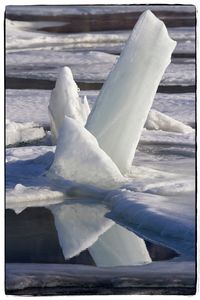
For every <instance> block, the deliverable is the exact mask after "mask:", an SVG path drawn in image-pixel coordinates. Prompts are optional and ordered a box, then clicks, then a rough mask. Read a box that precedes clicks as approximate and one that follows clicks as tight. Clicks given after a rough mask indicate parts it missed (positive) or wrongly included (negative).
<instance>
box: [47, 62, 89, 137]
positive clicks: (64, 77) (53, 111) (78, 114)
mask: <svg viewBox="0 0 200 300" xmlns="http://www.w3.org/2000/svg"><path fill="white" fill-rule="evenodd" d="M78 91H79V89H78V87H77V84H76V83H75V81H74V79H73V75H72V72H71V70H70V68H68V67H64V68H63V69H62V70H61V72H60V74H59V76H58V79H57V81H56V86H55V88H54V89H53V91H52V93H51V99H50V102H49V116H50V121H51V133H52V141H53V143H56V141H57V138H58V130H59V128H60V126H61V124H62V122H63V120H64V117H65V116H68V117H70V118H73V119H75V120H77V121H79V122H80V123H81V124H83V126H84V125H85V123H86V120H87V117H88V114H89V113H90V109H89V105H88V103H87V99H84V102H82V101H81V99H80V98H79V95H78Z"/></svg>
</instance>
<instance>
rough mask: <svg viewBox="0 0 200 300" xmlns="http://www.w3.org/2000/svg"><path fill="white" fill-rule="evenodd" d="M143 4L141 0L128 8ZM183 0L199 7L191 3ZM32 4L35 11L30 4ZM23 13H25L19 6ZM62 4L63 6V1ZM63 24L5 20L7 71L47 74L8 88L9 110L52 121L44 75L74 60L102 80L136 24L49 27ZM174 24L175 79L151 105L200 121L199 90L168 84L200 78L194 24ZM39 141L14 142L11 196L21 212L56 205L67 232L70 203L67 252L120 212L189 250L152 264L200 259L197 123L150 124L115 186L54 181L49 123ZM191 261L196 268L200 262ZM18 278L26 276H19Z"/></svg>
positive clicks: (153, 236)
mask: <svg viewBox="0 0 200 300" xmlns="http://www.w3.org/2000/svg"><path fill="white" fill-rule="evenodd" d="M22 9H24V8H22ZM141 9H142V10H143V8H141V7H134V8H124V9H123V10H124V11H127V10H128V11H131V10H133V11H138V10H139V11H140V10H141ZM174 9H175V10H176V11H178V10H179V8H173V10H174ZM182 9H183V10H184V9H185V10H186V11H187V12H192V11H193V8H192V7H190V8H188V7H187V8H186V7H183V8H182ZM25 10H26V9H25ZM165 10H166V11H167V10H169V11H170V8H168V7H165ZM107 11H109V9H108V8H106V7H105V8H104V9H103V10H102V9H101V8H97V7H96V8H94V9H93V11H92V13H94V14H95V13H97V12H98V13H105V12H107ZM9 12H12V8H9ZM30 12H33V10H30ZM38 12H39V14H40V10H39V11H38V10H36V11H35V12H34V14H36V15H38ZM51 12H52V10H51V9H49V8H48V7H46V8H44V9H43V11H42V14H44V15H45V14H46V15H49V13H51ZM62 12H63V11H62ZM87 12H88V8H84V7H82V8H80V9H74V8H71V9H70V10H67V13H71V14H74V13H78V14H82V13H87ZM26 13H29V12H27V10H26ZM64 13H65V12H64ZM15 14H18V12H17V10H16V11H15ZM19 14H21V10H20V9H19ZM54 14H55V15H56V14H58V15H59V14H60V8H59V7H57V8H56V10H55V11H54ZM48 22H49V21H48ZM55 25H62V24H60V23H57V24H56V23H54V24H52V22H49V23H48V24H47V23H46V24H45V22H43V21H42V22H36V23H35V22H20V21H9V22H8V24H7V25H6V33H7V40H6V42H7V55H6V67H7V71H6V75H7V76H8V77H12V78H25V79H36V80H37V84H38V88H37V89H32V88H30V89H18V87H16V89H7V90H6V118H7V119H9V120H10V121H12V122H20V123H27V122H34V123H37V124H38V125H39V126H42V127H44V128H45V129H47V130H49V118H48V113H47V106H48V102H49V98H50V90H42V89H41V90H39V89H40V88H41V87H40V81H42V80H44V79H46V80H49V81H53V82H54V81H55V79H56V78H57V74H58V72H59V69H60V68H61V67H62V66H64V65H68V66H70V67H71V69H72V71H73V74H74V75H75V79H76V80H78V81H91V82H103V81H104V80H105V79H106V77H107V75H108V73H109V71H110V69H111V68H112V66H113V64H114V63H115V62H116V60H117V58H118V55H119V53H120V52H121V49H122V47H123V46H124V43H125V41H126V40H127V38H128V35H129V33H130V31H127V30H125V31H109V32H92V33H77V34H66V33H64V34H55V33H48V32H44V31H41V30H40V28H42V27H43V26H55ZM169 33H170V36H171V37H172V38H174V39H175V40H177V41H178V45H177V48H176V50H175V56H174V58H173V59H172V64H171V65H170V67H169V68H168V70H167V72H166V73H165V75H164V77H163V80H162V83H161V84H162V85H163V86H166V89H167V93H157V95H156V98H155V100H154V102H153V107H152V108H153V109H156V110H157V111H159V112H162V113H164V114H166V115H168V116H170V117H172V118H175V119H176V120H178V121H181V122H183V123H184V124H186V125H190V126H192V127H193V128H195V125H196V123H195V94H194V93H169V91H170V86H173V85H178V86H180V87H182V86H186V87H190V86H194V84H195V73H194V70H195V60H194V54H195V28H194V27H179V28H178V27H177V28H174V27H172V28H170V29H169ZM181 55H182V56H181ZM36 87H37V85H36ZM24 88H25V86H24ZM34 88H35V87H34ZM179 92H180V90H179ZM98 93H99V90H96V91H94V90H86V91H81V92H80V95H81V97H84V96H85V95H86V96H87V98H88V101H89V104H90V107H92V106H93V104H94V103H95V100H96V97H97V95H98ZM25 126H26V125H25ZM30 143H31V139H30V140H29V141H28V142H27V143H26V146H25V147H24V146H23V145H22V144H20V146H21V147H14V146H15V143H14V142H13V146H11V148H9V149H7V150H6V161H7V167H6V173H7V177H6V191H7V204H6V205H7V208H11V209H13V210H15V211H16V213H20V212H21V211H23V210H24V209H25V208H26V207H34V206H37V207H48V208H49V209H50V210H51V211H52V212H53V213H54V215H55V217H56V218H57V221H56V222H57V223H56V226H57V230H60V233H62V232H63V230H64V231H65V230H66V226H67V225H66V224H65V225H66V226H65V227H62V222H61V221H62V218H63V216H62V212H64V211H66V212H67V214H69V215H70V216H72V218H71V220H72V221H71V222H72V223H71V224H70V226H71V227H72V225H73V226H75V225H77V227H76V231H75V232H70V231H69V233H67V236H68V238H69V241H71V244H70V247H69V248H68V245H67V244H64V243H65V240H64V239H63V240H62V239H60V242H61V243H63V244H62V245H63V249H65V251H66V253H67V255H69V256H71V255H72V256H73V255H75V254H77V253H78V252H79V251H81V250H84V249H85V248H87V247H90V246H91V245H92V243H94V242H95V241H96V240H97V239H98V237H99V235H101V234H102V233H103V232H104V231H105V230H107V229H108V228H109V226H110V224H113V222H116V223H118V224H120V225H122V226H124V228H128V230H130V231H132V232H134V233H136V234H137V235H139V236H140V237H142V238H145V239H146V240H149V241H151V242H153V243H157V244H161V245H164V246H167V247H170V248H171V249H174V250H175V251H176V252H177V253H180V254H181V255H180V258H179V259H180V260H181V261H182V262H181V264H182V265H181V267H180V265H176V266H175V267H174V268H173V270H172V269H171V267H170V268H168V266H169V263H168V262H166V263H165V265H162V266H158V265H157V266H156V265H153V272H157V271H158V272H160V271H161V270H165V271H163V272H166V273H167V272H168V271H167V270H172V271H173V272H174V273H176V271H177V269H178V270H179V271H180V270H182V269H184V270H186V269H187V266H189V264H192V262H191V263H190V262H187V264H186V261H189V260H194V255H195V254H194V248H195V193H194V191H195V174H194V171H195V162H194V157H195V135H194V133H188V134H183V133H176V132H170V131H163V130H147V129H144V130H143V133H142V136H141V139H140V142H139V145H138V148H137V151H136V156H135V159H134V161H133V168H132V172H131V176H130V177H131V179H130V182H128V183H126V184H121V185H119V186H118V187H117V188H116V187H113V188H112V187H110V188H109V189H98V188H96V187H95V186H89V185H79V184H78V183H75V182H72V181H70V178H69V180H68V181H63V182H56V183H55V182H52V181H51V180H50V179H49V178H47V177H46V171H47V170H48V168H49V167H50V165H51V163H52V162H53V159H54V152H55V147H54V146H51V145H50V138H49V133H47V132H46V138H45V139H43V140H42V141H41V140H40V141H39V140H37V141H36V142H34V144H33V145H30ZM38 143H39V145H40V146H38ZM87 207H88V210H87ZM96 208H98V209H99V212H100V213H99V215H98V218H95V216H96V210H95V209H96ZM82 210H85V211H86V214H84V216H83V218H81V213H80V212H81V211H82ZM90 211H91V215H92V218H91V220H90V221H91V222H90V225H91V224H92V226H94V227H93V229H94V230H93V231H89V232H87V231H86V232H85V233H86V234H84V235H82V229H83V225H85V222H86V221H87V219H90V213H89V212H90ZM77 217H78V218H79V222H78V224H77V222H76V218H77ZM99 220H100V221H99ZM59 222H61V223H60V224H59ZM86 228H88V226H87V224H86ZM73 233H74V234H73ZM67 251H69V252H67ZM151 266H152V264H150V265H149V268H150V269H151V268H152V267H151ZM78 267H79V268H78V270H80V266H78ZM144 267H145V266H144ZM146 268H147V269H148V265H147V266H146ZM181 268H182V269H181ZM150 269H148V270H147V271H149V270H150ZM138 270H139V269H138ZM187 270H189V272H191V273H193V272H194V271H193V269H192V268H189V269H187ZM11 271H12V270H11V269H10V271H9V272H11ZM70 272H71V271H70ZM75 272H76V270H75ZM95 272H96V271H95ZM103 272H105V270H103ZM25 273H26V271H25ZM10 274H12V273H10ZM12 276H13V275H12ZM12 278H13V277H12ZM15 280H16V279H15ZM51 282H52V281H51ZM14 284H16V286H17V285H18V286H19V283H18V282H14ZM23 284H24V283H23ZM31 284H32V283H30V285H31ZM28 285H29V283H28ZM39 286H40V283H39ZM22 288H24V286H22Z"/></svg>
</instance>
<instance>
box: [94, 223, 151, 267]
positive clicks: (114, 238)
mask: <svg viewBox="0 0 200 300" xmlns="http://www.w3.org/2000/svg"><path fill="white" fill-rule="evenodd" d="M88 250H89V252H90V254H91V256H92V258H93V259H94V261H95V263H96V265H97V266H101V267H113V266H120V265H121V266H126V265H129V266H131V265H142V264H145V263H150V262H151V258H150V256H149V253H148V251H147V248H146V245H145V242H144V240H143V239H141V238H139V237H138V236H137V235H136V234H134V233H133V232H130V231H129V230H128V229H126V228H123V227H121V226H119V225H118V224H114V225H113V226H112V227H111V228H110V229H108V230H107V231H106V232H105V233H103V234H102V235H101V236H100V237H99V239H98V240H97V242H96V243H94V244H93V245H92V246H91V247H90V248H89V249H88Z"/></svg>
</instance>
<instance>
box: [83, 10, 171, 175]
mask: <svg viewBox="0 0 200 300" xmlns="http://www.w3.org/2000/svg"><path fill="white" fill-rule="evenodd" d="M175 46H176V42H175V41H173V40H172V39H171V38H170V37H169V36H168V33H167V29H166V27H165V25H164V23H163V22H162V21H160V20H159V19H157V18H156V17H155V16H154V15H153V14H152V13H151V11H149V10H148V11H146V12H144V13H143V14H142V16H141V17H140V18H139V20H138V22H137V24H136V25H135V28H134V29H133V32H132V34H131V35H130V37H129V40H128V42H127V44H126V46H125V48H124V49H123V51H122V53H121V55H120V58H119V60H118V62H117V64H116V65H115V67H114V68H113V70H112V71H111V73H110V74H109V76H108V79H107V80H106V82H105V83H104V85H103V88H102V89H101V92H100V94H99V96H98V99H97V101H96V103H95V106H94V107H93V110H92V111H91V113H90V115H89V117H88V120H87V123H86V128H87V129H88V130H89V131H90V132H91V133H92V134H93V135H94V136H96V138H97V140H98V142H99V145H100V147H101V148H102V149H103V150H104V151H105V152H106V153H107V154H108V155H109V156H110V157H111V158H112V160H113V161H114V162H115V163H116V165H117V166H118V167H119V169H120V171H121V172H127V171H128V170H129V168H130V166H131V164H132V160H133V157H134V154H135V150H136V147H137V144H138V141H139V138H140V135H141V131H142V128H143V126H144V124H145V121H146V118H147V115H148V113H149V110H150V107H151V105H152V102H153V99H154V96H155V94H156V90H157V88H158V85H159V82H160V80H161V78H162V75H163V73H164V71H165V69H166V67H167V66H168V65H169V63H170V58H171V53H172V51H173V50H174V48H175Z"/></svg>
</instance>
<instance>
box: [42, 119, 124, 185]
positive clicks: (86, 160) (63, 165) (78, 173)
mask: <svg viewBox="0 0 200 300" xmlns="http://www.w3.org/2000/svg"><path fill="white" fill-rule="evenodd" d="M48 175H49V176H50V177H53V178H54V177H55V178H57V177H58V176H59V177H63V178H65V179H67V180H72V181H76V182H78V183H89V184H94V185H96V186H100V187H106V186H109V187H110V186H112V185H113V186H114V185H115V184H119V183H121V182H124V181H125V178H124V177H123V176H122V175H121V173H120V171H119V169H118V168H117V166H116V165H115V163H114V162H113V161H112V159H111V158H110V157H109V156H108V155H107V154H106V153H105V152H104V151H103V150H102V149H101V148H100V147H99V145H98V142H97V140H96V138H95V137H94V136H93V135H92V134H91V133H90V132H89V131H88V130H87V129H85V128H84V127H83V126H82V125H81V123H79V122H78V121H76V120H74V119H72V118H69V117H65V119H64V121H63V123H62V126H61V128H60V130H59V137H58V144H57V147H56V152H55V158H54V161H53V164H52V165H51V167H50V169H49V171H48Z"/></svg>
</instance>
